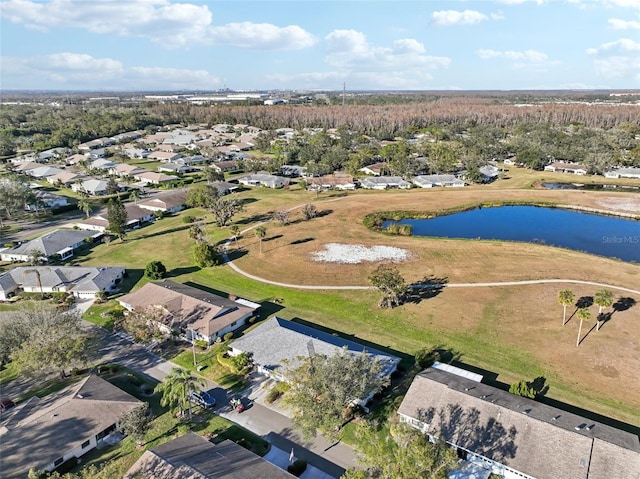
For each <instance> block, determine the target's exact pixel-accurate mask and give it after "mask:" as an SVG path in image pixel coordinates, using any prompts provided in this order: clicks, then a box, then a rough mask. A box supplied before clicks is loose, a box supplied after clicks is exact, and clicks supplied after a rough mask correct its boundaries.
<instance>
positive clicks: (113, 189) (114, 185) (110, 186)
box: [107, 176, 120, 195]
mask: <svg viewBox="0 0 640 479" xmlns="http://www.w3.org/2000/svg"><path fill="white" fill-rule="evenodd" d="M119 191H120V186H118V182H117V181H116V179H115V178H114V177H113V176H111V177H110V178H109V179H108V180H107V194H108V195H115V194H116V193H118V192H119Z"/></svg>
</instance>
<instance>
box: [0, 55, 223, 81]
mask: <svg viewBox="0 0 640 479" xmlns="http://www.w3.org/2000/svg"><path fill="white" fill-rule="evenodd" d="M0 61H1V62H2V76H1V78H2V84H3V86H4V87H5V88H13V89H17V88H20V89H42V88H45V87H44V85H46V88H47V89H105V90H166V89H190V90H199V89H202V90H203V89H213V88H218V87H219V86H220V85H221V83H222V82H221V81H220V79H219V78H218V77H216V76H214V75H212V74H210V73H209V72H207V71H205V70H187V69H179V68H153V67H125V66H124V65H123V64H122V63H121V62H119V61H117V60H113V59H111V58H94V57H92V56H91V55H86V54H80V53H69V52H63V53H55V54H52V55H43V56H36V57H28V58H19V57H2V58H1V60H0Z"/></svg>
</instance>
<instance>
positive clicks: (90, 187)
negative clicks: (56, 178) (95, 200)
mask: <svg viewBox="0 0 640 479" xmlns="http://www.w3.org/2000/svg"><path fill="white" fill-rule="evenodd" d="M71 189H72V190H73V191H75V192H76V193H80V192H84V193H87V194H88V195H91V196H103V195H106V194H107V182H106V181H105V180H98V179H95V178H92V179H89V180H84V181H83V182H81V183H73V184H72V185H71Z"/></svg>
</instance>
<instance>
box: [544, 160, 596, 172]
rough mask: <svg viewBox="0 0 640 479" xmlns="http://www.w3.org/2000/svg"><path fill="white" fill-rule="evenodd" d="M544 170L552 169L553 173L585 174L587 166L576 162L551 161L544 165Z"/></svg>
mask: <svg viewBox="0 0 640 479" xmlns="http://www.w3.org/2000/svg"><path fill="white" fill-rule="evenodd" d="M544 171H553V172H555V173H570V174H573V175H586V174H587V171H588V169H587V167H586V166H584V165H579V164H577V163H561V162H553V163H551V164H550V165H547V166H545V167H544Z"/></svg>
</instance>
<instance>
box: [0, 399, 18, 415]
mask: <svg viewBox="0 0 640 479" xmlns="http://www.w3.org/2000/svg"><path fill="white" fill-rule="evenodd" d="M15 405H16V403H14V402H13V401H12V400H11V399H0V412H5V411H6V410H7V409H11V408H12V407H13V406H15Z"/></svg>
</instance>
